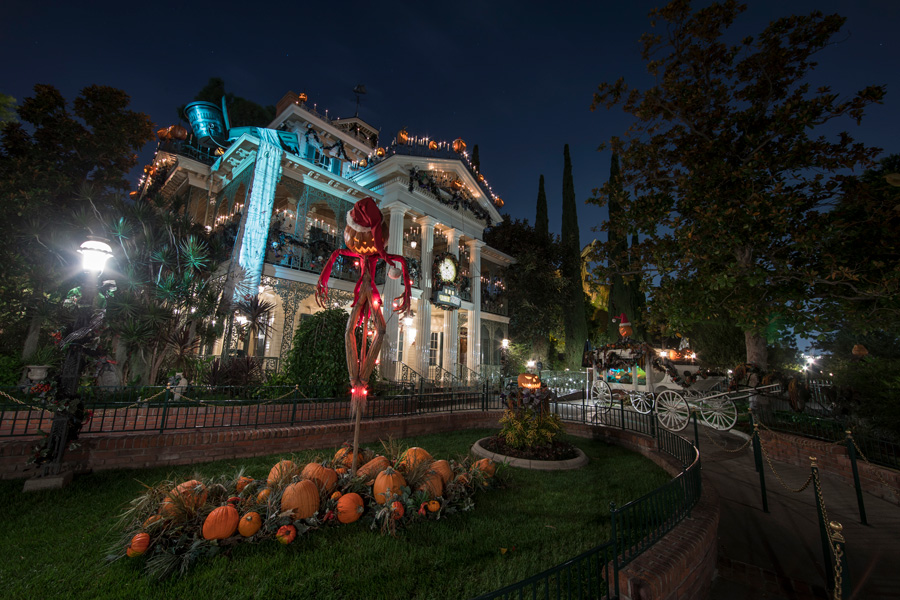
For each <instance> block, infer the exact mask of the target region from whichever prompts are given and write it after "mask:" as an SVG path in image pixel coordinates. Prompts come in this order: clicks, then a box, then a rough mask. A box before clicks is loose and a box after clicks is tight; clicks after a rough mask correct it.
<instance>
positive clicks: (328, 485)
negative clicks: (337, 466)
mask: <svg viewBox="0 0 900 600" xmlns="http://www.w3.org/2000/svg"><path fill="white" fill-rule="evenodd" d="M300 477H303V478H305V479H311V480H312V481H314V482H316V485H317V486H319V489H321V490H323V491H325V492H331V491H332V490H333V489H334V486H335V485H337V479H338V476H337V473H336V472H335V470H334V469H329V468H328V467H323V466H322V465H320V464H319V463H309V464H308V465H306V466H305V467H303V471H302V472H301V473H300Z"/></svg>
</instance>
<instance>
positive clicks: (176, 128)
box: [168, 125, 188, 141]
mask: <svg viewBox="0 0 900 600" xmlns="http://www.w3.org/2000/svg"><path fill="white" fill-rule="evenodd" d="M168 132H169V138H171V139H173V140H181V141H184V140H186V139H187V136H188V130H187V129H185V128H184V127H183V126H181V125H170V126H169V129H168Z"/></svg>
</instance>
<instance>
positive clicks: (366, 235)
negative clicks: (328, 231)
mask: <svg viewBox="0 0 900 600" xmlns="http://www.w3.org/2000/svg"><path fill="white" fill-rule="evenodd" d="M381 239H382V240H384V246H385V248H386V247H387V243H388V224H387V221H383V222H382V223H381ZM344 243H345V244H347V248H349V249H350V250H352V251H353V252H356V253H357V254H361V255H363V256H368V255H370V254H377V253H378V248H376V247H375V236H374V235H372V232H371V231H356V230H355V229H353V228H352V227H350V226H349V225H347V226H346V227H345V228H344Z"/></svg>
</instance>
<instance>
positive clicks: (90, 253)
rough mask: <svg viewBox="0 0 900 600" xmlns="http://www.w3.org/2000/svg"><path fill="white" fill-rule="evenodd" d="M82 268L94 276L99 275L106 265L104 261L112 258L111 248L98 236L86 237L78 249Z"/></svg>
mask: <svg viewBox="0 0 900 600" xmlns="http://www.w3.org/2000/svg"><path fill="white" fill-rule="evenodd" d="M78 253H79V254H81V264H82V266H83V267H84V270H85V271H87V272H88V273H92V274H93V275H94V277H96V276H98V275H100V273H102V272H103V269H104V268H105V267H106V261H107V260H109V259H110V258H112V255H113V253H112V248H110V247H109V244H107V243H106V242H104V241H103V240H101V239H99V238H88V240H87V241H86V242H84V243H83V244H81V247H80V248H79V249H78Z"/></svg>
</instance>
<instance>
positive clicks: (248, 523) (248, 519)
mask: <svg viewBox="0 0 900 600" xmlns="http://www.w3.org/2000/svg"><path fill="white" fill-rule="evenodd" d="M260 527H262V517H261V516H259V513H258V512H248V513H247V514H246V515H244V516H243V517H241V522H240V523H238V533H240V534H241V535H242V536H244V537H250V536H251V535H254V534H255V533H256V532H257V531H259V528H260Z"/></svg>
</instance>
